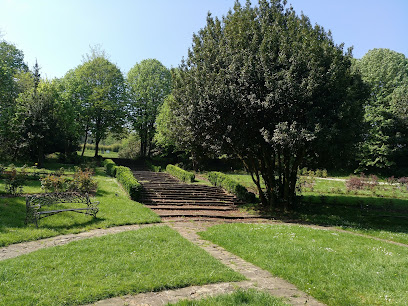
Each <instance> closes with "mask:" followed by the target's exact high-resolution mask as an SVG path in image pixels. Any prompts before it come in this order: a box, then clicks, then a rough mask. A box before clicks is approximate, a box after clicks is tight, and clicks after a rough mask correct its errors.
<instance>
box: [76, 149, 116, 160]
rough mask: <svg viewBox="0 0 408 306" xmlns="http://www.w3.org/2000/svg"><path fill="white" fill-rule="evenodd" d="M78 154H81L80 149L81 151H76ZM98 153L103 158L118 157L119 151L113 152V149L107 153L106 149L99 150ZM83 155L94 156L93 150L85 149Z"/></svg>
mask: <svg viewBox="0 0 408 306" xmlns="http://www.w3.org/2000/svg"><path fill="white" fill-rule="evenodd" d="M77 153H78V155H81V154H82V150H81V151H77ZM98 154H99V155H100V156H102V157H105V158H118V157H119V153H118V152H113V151H109V153H107V152H106V151H103V152H102V151H101V150H99V152H98ZM84 156H86V157H94V156H95V150H85V152H84Z"/></svg>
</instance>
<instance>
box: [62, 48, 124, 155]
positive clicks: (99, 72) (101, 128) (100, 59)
mask: <svg viewBox="0 0 408 306" xmlns="http://www.w3.org/2000/svg"><path fill="white" fill-rule="evenodd" d="M66 81H67V88H68V89H67V91H68V93H69V95H70V98H68V99H69V100H71V101H76V102H75V103H77V106H76V107H77V109H78V110H79V113H78V119H77V120H78V121H79V124H80V126H81V127H82V128H83V134H84V136H85V140H86V139H87V137H88V135H92V137H93V138H94V139H95V156H97V155H98V151H99V149H98V148H99V143H100V141H101V140H102V139H104V138H105V137H106V136H107V134H108V133H109V132H120V131H121V130H122V127H123V125H124V118H125V106H126V93H125V82H124V77H123V74H122V72H121V71H120V69H119V68H118V67H117V66H116V65H115V64H113V63H111V62H110V61H109V60H108V59H107V58H106V57H105V56H104V55H103V54H98V53H95V52H94V53H93V54H92V55H90V56H88V58H87V59H86V61H85V62H84V63H83V64H82V65H80V66H79V67H77V68H76V69H75V70H74V71H72V72H69V74H68V75H67V76H66Z"/></svg>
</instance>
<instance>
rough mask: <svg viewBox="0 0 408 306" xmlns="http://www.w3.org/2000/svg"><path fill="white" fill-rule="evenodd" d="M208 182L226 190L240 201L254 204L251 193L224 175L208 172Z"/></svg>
mask: <svg viewBox="0 0 408 306" xmlns="http://www.w3.org/2000/svg"><path fill="white" fill-rule="evenodd" d="M208 180H209V181H210V183H211V184H213V185H214V186H218V187H221V188H223V189H225V190H227V191H228V192H230V193H232V194H234V195H236V196H237V198H238V199H240V200H242V201H245V202H249V203H254V202H256V197H255V194H253V193H252V192H249V191H248V190H247V189H246V188H245V187H244V186H242V185H241V184H239V183H238V182H236V181H234V180H233V179H231V178H230V177H229V176H227V175H225V174H224V173H221V172H215V171H213V172H209V173H208Z"/></svg>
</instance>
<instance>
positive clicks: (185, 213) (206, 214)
mask: <svg viewBox="0 0 408 306" xmlns="http://www.w3.org/2000/svg"><path fill="white" fill-rule="evenodd" d="M154 212H155V213H156V214H158V215H159V216H160V217H163V218H168V217H203V218H221V219H256V218H259V216H256V215H247V214H243V213H241V212H239V211H228V212H221V211H205V210H177V211H174V210H173V211H167V210H159V209H158V210H154Z"/></svg>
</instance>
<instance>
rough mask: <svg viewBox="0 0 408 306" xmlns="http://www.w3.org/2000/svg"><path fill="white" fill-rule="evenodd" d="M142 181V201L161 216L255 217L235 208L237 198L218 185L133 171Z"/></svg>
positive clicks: (204, 218) (231, 218) (196, 218)
mask: <svg viewBox="0 0 408 306" xmlns="http://www.w3.org/2000/svg"><path fill="white" fill-rule="evenodd" d="M133 175H134V176H135V177H136V179H137V180H138V181H139V182H140V183H141V184H142V186H143V191H142V197H141V202H142V203H143V204H145V205H146V206H147V207H149V208H151V209H152V210H154V211H155V212H156V213H157V214H158V215H159V216H160V217H162V218H164V219H180V218H188V219H195V220H208V219H210V220H214V219H229V220H243V219H254V218H259V216H256V215H251V214H248V213H245V212H241V211H239V210H238V207H237V204H240V201H239V200H238V199H237V198H236V197H235V196H232V195H230V194H227V193H226V192H225V191H224V190H222V189H221V188H218V187H213V186H207V185H198V184H187V183H182V182H180V181H179V180H178V179H176V178H174V177H172V176H171V175H170V174H168V173H165V172H151V171H146V170H133Z"/></svg>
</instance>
